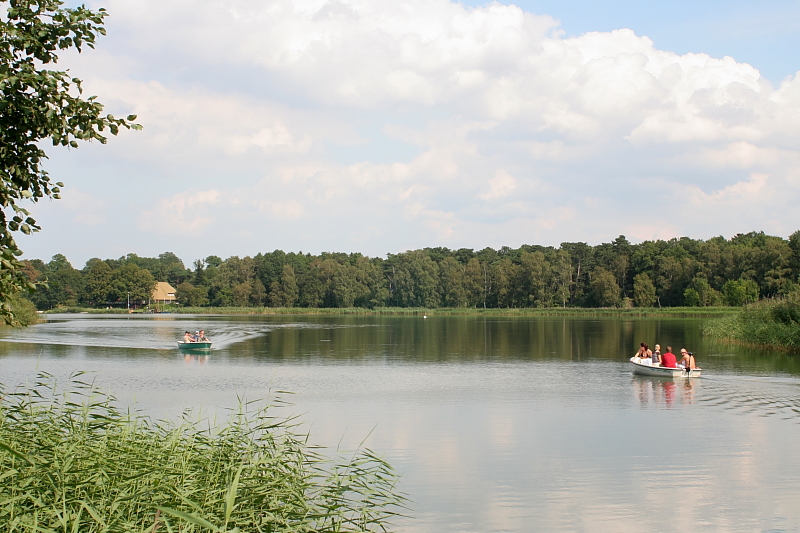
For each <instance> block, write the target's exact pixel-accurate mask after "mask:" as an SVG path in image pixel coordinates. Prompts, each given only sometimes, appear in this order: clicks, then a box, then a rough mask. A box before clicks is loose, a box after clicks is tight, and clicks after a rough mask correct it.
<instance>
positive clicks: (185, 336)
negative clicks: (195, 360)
mask: <svg viewBox="0 0 800 533" xmlns="http://www.w3.org/2000/svg"><path fill="white" fill-rule="evenodd" d="M183 342H194V337H192V334H191V333H189V332H188V331H186V332H184V334H183Z"/></svg>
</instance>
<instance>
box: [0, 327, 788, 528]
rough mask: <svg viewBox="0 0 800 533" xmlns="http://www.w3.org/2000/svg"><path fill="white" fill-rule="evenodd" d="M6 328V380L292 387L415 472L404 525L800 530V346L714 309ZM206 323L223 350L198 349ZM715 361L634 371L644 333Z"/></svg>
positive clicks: (317, 415)
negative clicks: (753, 343) (764, 339)
mask: <svg viewBox="0 0 800 533" xmlns="http://www.w3.org/2000/svg"><path fill="white" fill-rule="evenodd" d="M50 320H51V321H50V322H48V323H44V324H39V325H36V326H33V327H31V328H28V329H26V330H10V329H5V330H2V331H0V341H3V342H0V383H2V385H3V387H4V388H5V389H6V390H7V391H8V390H11V389H13V388H15V387H16V386H18V385H19V384H21V383H25V382H26V381H27V382H30V381H31V380H32V378H33V377H34V376H35V375H36V372H37V371H46V372H49V373H51V374H53V375H55V376H56V377H57V378H58V379H60V380H65V379H66V378H67V377H68V376H69V375H70V373H72V372H74V371H76V370H89V371H93V373H94V374H93V375H94V379H95V381H96V383H97V384H98V386H100V387H102V388H104V389H106V390H109V391H111V392H113V393H114V394H115V395H116V396H117V397H118V398H120V401H121V402H124V403H129V402H133V401H135V402H136V404H137V405H138V406H139V408H141V409H144V410H145V411H147V412H148V413H150V414H152V415H154V416H156V417H175V416H177V415H178V414H179V413H180V412H182V411H183V410H184V409H186V408H193V409H196V410H202V411H203V412H204V413H206V414H208V415H209V416H214V415H217V416H224V412H225V409H226V408H230V407H234V406H235V405H237V403H238V401H239V398H247V399H255V398H264V397H269V396H270V394H274V391H291V392H292V393H293V394H292V395H291V396H290V397H289V399H290V400H291V402H292V405H291V406H290V407H286V408H283V409H284V410H285V414H287V415H289V414H295V413H296V414H301V415H302V420H303V421H304V422H305V426H304V427H305V429H307V430H308V431H310V433H311V440H312V441H313V442H314V443H319V444H324V445H327V446H331V447H337V446H340V447H342V448H345V449H353V448H354V447H356V446H358V445H359V444H361V443H362V441H364V444H365V445H366V446H368V447H369V448H371V449H373V450H375V451H377V452H378V453H379V454H381V455H383V456H384V457H386V458H387V459H388V460H389V461H390V462H391V463H392V464H393V465H394V466H395V467H396V468H397V469H398V470H399V471H400V472H401V474H402V478H401V490H403V491H405V492H406V493H408V495H409V497H410V498H411V500H412V504H411V505H412V512H411V515H412V517H411V518H402V519H399V520H397V521H396V524H397V528H396V529H397V530H398V531H404V532H426V533H427V532H442V531H446V532H481V533H482V532H505V531H508V532H529V531H547V532H549V531H565V532H566V531H570V532H571V531H586V532H605V531H608V532H612V531H613V532H620V531H622V532H626V531H636V532H649V531H652V532H672V531H675V532H677V531H708V532H712V531H713V532H741V531H753V532H767V531H769V532H784V531H786V532H788V531H800V506H798V505H797V502H798V501H800V446H798V444H800V363H798V359H797V358H796V357H793V356H790V355H786V354H777V353H765V352H760V351H757V350H752V349H743V348H736V347H730V346H721V345H717V344H715V343H714V342H712V341H710V340H708V339H706V338H704V337H702V336H701V334H700V330H701V326H702V323H703V321H702V320H701V319H690V320H686V319H612V318H609V319H598V318H591V319H587V318H525V319H509V318H503V317H491V318H485V317H436V316H433V317H429V318H427V319H422V317H354V316H344V317H327V316H325V317H298V316H294V317H288V316H277V317H261V316H259V317H222V316H181V315H158V316H150V317H145V316H135V317H129V316H119V315H109V316H98V315H60V316H51V318H50ZM201 328H203V329H205V330H206V332H207V334H208V335H209V337H211V339H212V341H214V349H213V350H212V351H211V353H210V354H209V355H204V354H190V355H186V354H181V353H179V352H178V350H177V349H176V344H175V342H176V341H177V340H178V338H179V337H180V335H181V334H182V333H183V331H185V330H190V331H194V330H197V329H201ZM641 341H644V342H648V343H650V344H651V345H653V344H655V343H656V342H659V343H660V344H662V346H666V345H667V344H671V345H672V346H674V347H675V348H676V350H677V349H679V348H680V347H683V346H685V347H687V348H688V349H690V350H692V351H694V352H695V353H696V354H697V355H698V364H700V366H702V367H703V369H704V376H703V377H702V378H700V379H699V380H691V381H689V380H682V379H678V380H664V379H658V378H642V377H637V376H632V375H631V372H630V369H629V368H628V365H627V364H626V360H627V357H629V356H630V355H632V353H633V352H634V351H635V347H636V346H638V343H639V342H641Z"/></svg>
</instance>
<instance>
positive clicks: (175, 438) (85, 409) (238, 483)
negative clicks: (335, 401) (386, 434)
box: [0, 375, 404, 533]
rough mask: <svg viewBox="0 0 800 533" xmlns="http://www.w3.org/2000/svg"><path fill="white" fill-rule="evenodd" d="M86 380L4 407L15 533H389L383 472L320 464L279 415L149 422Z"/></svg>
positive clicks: (5, 494) (396, 497) (2, 515)
mask: <svg viewBox="0 0 800 533" xmlns="http://www.w3.org/2000/svg"><path fill="white" fill-rule="evenodd" d="M79 378H80V375H76V377H74V378H73V381H72V384H71V388H70V389H68V390H66V391H64V392H59V391H57V390H56V389H55V388H54V387H53V386H51V383H52V381H51V380H50V377H49V376H47V375H40V376H39V378H38V380H37V383H36V384H35V385H34V387H33V388H31V389H29V390H23V391H21V392H13V393H8V394H5V395H4V396H3V397H2V402H0V472H2V474H0V475H2V478H3V482H2V483H0V501H2V502H3V506H2V507H1V508H0V522H2V523H3V524H5V526H4V531H7V532H8V533H16V532H23V531H24V532H28V531H81V532H83V533H93V532H101V531H139V532H142V531H151V530H152V531H155V530H157V529H158V528H159V525H162V524H163V526H164V527H165V528H166V530H167V531H178V530H179V531H183V532H187V533H188V532H192V531H196V532H199V531H208V530H211V531H231V532H233V531H273V532H279V531H287V532H288V531H292V532H312V531H313V532H326V531H330V532H333V531H336V532H347V531H359V532H360V531H385V530H386V528H387V527H388V525H389V524H388V520H389V519H391V517H392V516H394V515H395V514H396V512H397V511H399V510H401V509H402V506H403V504H404V498H403V497H402V496H401V495H400V494H398V493H397V492H396V489H395V483H396V480H397V476H396V474H395V473H394V472H393V470H392V469H391V467H390V466H389V465H388V464H387V463H386V462H385V461H383V460H382V459H380V458H379V457H377V456H376V455H374V454H373V453H372V452H370V451H369V450H361V451H359V452H357V453H355V454H354V455H352V456H351V457H350V458H349V459H343V458H341V457H340V456H334V457H325V456H324V455H322V453H321V451H320V450H319V449H317V448H313V447H311V446H309V445H308V444H306V437H305V436H303V435H300V434H298V433H297V432H296V431H297V427H296V426H295V425H294V424H295V423H294V422H293V421H292V420H291V419H284V418H279V417H276V416H275V415H273V411H274V409H275V407H264V406H263V404H256V403H246V404H243V405H241V406H240V409H239V410H238V411H237V412H235V413H234V414H233V415H232V416H231V417H230V419H229V421H228V423H227V424H226V425H224V426H222V427H213V426H209V425H208V424H205V423H201V422H193V421H191V420H190V419H189V414H188V413H187V414H184V417H183V418H182V420H181V421H180V422H179V423H178V424H170V423H167V422H163V421H159V422H154V421H152V420H150V419H149V418H147V417H145V416H144V415H142V414H139V413H136V412H133V413H131V412H122V411H120V410H119V409H118V408H117V407H116V405H115V400H114V398H113V397H112V396H109V395H106V394H102V393H99V392H97V391H96V390H94V389H93V387H92V386H91V385H89V384H87V383H84V382H81V381H80V380H79ZM279 403H280V399H279V400H278V404H279ZM259 405H262V406H261V407H259ZM162 530H163V529H162Z"/></svg>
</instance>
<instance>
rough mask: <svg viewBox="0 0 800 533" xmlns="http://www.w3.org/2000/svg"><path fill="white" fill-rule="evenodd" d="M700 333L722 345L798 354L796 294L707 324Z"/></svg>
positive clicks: (799, 331)
mask: <svg viewBox="0 0 800 533" xmlns="http://www.w3.org/2000/svg"><path fill="white" fill-rule="evenodd" d="M704 332H705V333H706V334H707V335H710V336H712V337H714V338H716V339H719V340H722V341H728V342H735V343H739V344H746V345H751V346H760V347H767V348H775V349H782V350H792V351H796V350H800V292H795V293H793V294H791V295H789V296H787V297H785V298H780V299H774V300H762V301H760V302H756V303H754V304H751V305H748V306H746V307H743V308H741V309H740V310H739V311H738V312H737V313H735V314H733V315H730V316H726V317H723V318H720V319H717V320H714V321H712V322H710V323H709V324H707V325H706V327H705V329H704Z"/></svg>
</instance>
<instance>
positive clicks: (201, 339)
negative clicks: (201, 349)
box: [197, 329, 209, 342]
mask: <svg viewBox="0 0 800 533" xmlns="http://www.w3.org/2000/svg"><path fill="white" fill-rule="evenodd" d="M197 342H209V341H208V337H206V330H204V329H201V330H200V331H199V332H198V333H197Z"/></svg>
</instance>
